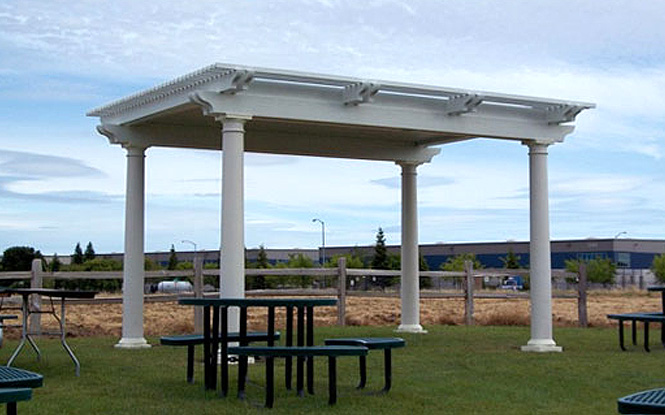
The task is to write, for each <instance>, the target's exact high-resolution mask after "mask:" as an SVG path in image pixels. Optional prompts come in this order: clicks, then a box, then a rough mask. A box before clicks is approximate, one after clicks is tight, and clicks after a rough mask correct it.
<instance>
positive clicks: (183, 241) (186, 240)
mask: <svg viewBox="0 0 665 415" xmlns="http://www.w3.org/2000/svg"><path fill="white" fill-rule="evenodd" d="M180 243H183V244H190V245H193V246H194V260H193V261H192V263H195V262H196V255H197V254H198V250H197V249H196V242H194V241H190V240H189V239H183V240H182V241H180Z"/></svg>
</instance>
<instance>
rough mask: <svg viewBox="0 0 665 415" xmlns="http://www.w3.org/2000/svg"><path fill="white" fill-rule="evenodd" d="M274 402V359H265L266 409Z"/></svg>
mask: <svg viewBox="0 0 665 415" xmlns="http://www.w3.org/2000/svg"><path fill="white" fill-rule="evenodd" d="M274 401H275V358H274V357H272V356H270V357H268V358H266V408H272V405H273V402H274Z"/></svg>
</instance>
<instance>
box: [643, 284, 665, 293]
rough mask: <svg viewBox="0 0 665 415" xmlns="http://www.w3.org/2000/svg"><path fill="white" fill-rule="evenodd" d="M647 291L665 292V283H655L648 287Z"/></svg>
mask: <svg viewBox="0 0 665 415" xmlns="http://www.w3.org/2000/svg"><path fill="white" fill-rule="evenodd" d="M647 291H661V292H665V285H653V286H651V287H647Z"/></svg>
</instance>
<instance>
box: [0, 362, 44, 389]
mask: <svg viewBox="0 0 665 415" xmlns="http://www.w3.org/2000/svg"><path fill="white" fill-rule="evenodd" d="M43 384H44V376H42V375H40V374H39V373H35V372H30V371H28V370H24V369H19V368H16V367H9V366H0V385H2V387H4V388H39V387H41V386H42V385H43Z"/></svg>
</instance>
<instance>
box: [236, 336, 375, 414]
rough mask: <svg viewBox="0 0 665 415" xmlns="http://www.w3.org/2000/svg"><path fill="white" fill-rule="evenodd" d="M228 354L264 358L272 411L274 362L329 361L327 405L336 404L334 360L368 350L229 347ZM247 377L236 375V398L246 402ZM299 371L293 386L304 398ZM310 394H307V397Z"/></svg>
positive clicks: (240, 374)
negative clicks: (290, 359)
mask: <svg viewBox="0 0 665 415" xmlns="http://www.w3.org/2000/svg"><path fill="white" fill-rule="evenodd" d="M229 353H230V354H236V355H238V356H261V357H265V358H266V369H265V370H266V399H265V406H266V408H272V406H273V402H274V400H275V373H274V372H275V358H276V357H286V358H289V357H291V358H293V357H296V358H299V359H304V358H313V357H316V356H323V357H328V404H329V405H334V404H335V402H337V357H338V356H366V355H367V353H368V349H367V347H359V346H281V347H280V346H267V347H255V346H241V347H230V348H229ZM246 375H247V373H244V372H243V371H242V370H241V371H239V373H238V398H240V399H244V398H245V382H246ZM303 383H304V382H303V375H302V371H298V375H297V380H296V385H297V393H298V395H299V396H303V395H304V391H303V389H304V385H303ZM312 392H313V391H312V390H310V393H312Z"/></svg>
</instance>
